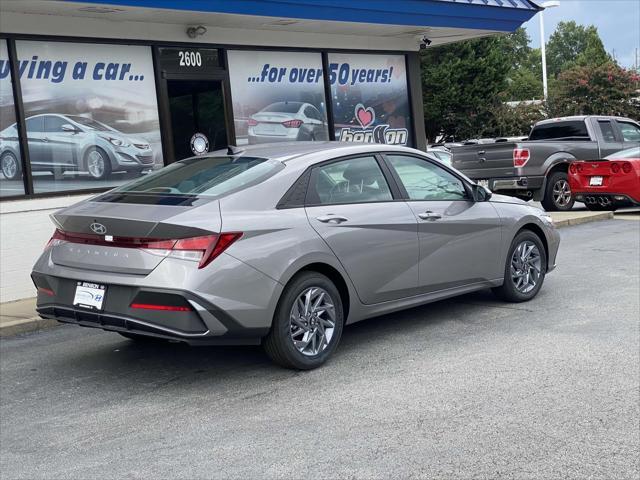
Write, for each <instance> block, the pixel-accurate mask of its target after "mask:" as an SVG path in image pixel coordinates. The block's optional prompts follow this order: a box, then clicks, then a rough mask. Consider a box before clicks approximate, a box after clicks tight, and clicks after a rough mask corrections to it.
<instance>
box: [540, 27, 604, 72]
mask: <svg viewBox="0 0 640 480" xmlns="http://www.w3.org/2000/svg"><path fill="white" fill-rule="evenodd" d="M611 61H612V58H611V56H610V55H609V54H608V53H607V52H606V50H605V48H604V45H603V43H602V40H601V39H600V35H599V34H598V29H597V28H596V27H594V26H593V25H590V26H587V27H585V26H584V25H578V24H577V23H576V22H574V21H570V22H560V23H559V24H558V26H557V28H556V30H555V32H553V34H552V35H551V37H550V38H549V42H548V43H547V71H548V73H549V75H550V76H551V77H554V78H555V77H557V76H558V75H560V73H561V72H563V71H565V70H568V69H570V68H573V67H574V66H577V65H580V66H600V65H604V64H605V63H609V62H611Z"/></svg>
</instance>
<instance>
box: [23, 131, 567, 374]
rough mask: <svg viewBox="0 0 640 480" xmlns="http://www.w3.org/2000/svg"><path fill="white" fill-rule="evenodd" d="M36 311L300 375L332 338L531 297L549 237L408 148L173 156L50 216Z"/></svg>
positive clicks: (543, 226)
mask: <svg viewBox="0 0 640 480" xmlns="http://www.w3.org/2000/svg"><path fill="white" fill-rule="evenodd" d="M52 218H53V220H54V222H55V224H56V230H55V233H54V235H53V237H52V238H51V241H50V242H49V244H48V245H47V247H46V249H45V251H44V253H43V254H42V256H41V257H40V259H39V260H38V261H37V263H36V264H35V266H34V269H33V273H32V277H33V280H34V283H35V285H36V287H37V289H38V303H37V309H38V312H39V313H40V315H41V316H43V317H46V318H55V319H58V320H59V321H61V322H67V323H75V324H79V325H83V326H89V327H96V328H101V329H104V330H109V331H114V332H118V333H120V334H121V335H124V336H125V337H127V338H130V339H133V340H137V341H143V340H146V341H148V340H174V341H175V340H178V341H183V342H186V343H189V344H192V345H211V344H259V343H262V344H263V345H264V348H265V350H266V352H267V353H268V354H269V356H270V357H271V358H272V359H273V360H274V361H276V362H277V363H279V364H280V365H283V366H286V367H291V368H297V369H310V368H314V367H317V366H319V365H321V364H322V363H324V362H325V361H326V360H327V359H328V358H329V356H330V355H331V354H332V353H333V352H334V351H335V349H336V347H337V346H338V343H339V341H340V337H341V335H342V331H343V327H344V326H345V325H347V324H350V323H354V322H358V321H360V320H364V319H366V318H370V317H374V316H378V315H382V314H385V313H389V312H393V311H397V310H401V309H405V308H409V307H414V306H417V305H422V304H426V303H429V302H433V301H436V300H440V299H443V298H447V297H452V296H456V295H461V294H465V293H468V292H472V291H475V290H480V289H485V288H491V289H493V291H494V292H495V293H496V294H497V295H498V296H500V297H501V298H503V299H505V300H506V301H509V302H522V301H526V300H530V299H531V298H533V297H534V296H536V294H537V293H538V292H539V291H540V288H541V287H542V284H543V281H544V278H545V275H546V274H547V273H548V272H549V271H551V270H552V269H553V268H554V266H555V259H556V254H557V251H558V245H559V237H558V234H557V232H556V230H555V228H554V226H553V223H552V221H551V219H550V218H549V217H548V216H547V215H546V214H545V213H544V212H542V211H541V210H538V209H536V208H534V207H531V206H528V205H527V204H526V203H524V202H522V201H520V200H517V199H514V198H511V197H503V196H500V195H492V194H491V192H489V191H488V190H486V189H485V188H483V187H481V186H478V185H476V184H474V183H473V182H471V181H470V180H469V179H467V178H466V177H464V176H463V175H461V174H460V173H459V172H457V171H456V170H454V169H452V168H450V167H448V166H446V165H443V164H442V163H440V162H438V161H436V160H433V159H432V158H430V157H428V156H426V155H425V154H424V153H422V152H420V151H417V150H413V149H410V148H405V147H399V146H389V145H374V144H370V145H362V144H344V143H335V142H296V143H291V144H272V145H262V146H249V147H246V148H244V149H243V150H239V149H237V148H233V147H230V148H229V150H228V151H227V150H225V151H220V152H215V153H213V154H211V155H209V156H204V157H197V158H190V159H186V160H183V161H180V162H177V163H174V164H172V165H170V166H167V167H165V168H164V169H162V170H159V171H158V172H156V173H153V174H150V175H147V176H145V177H143V178H141V179H137V180H134V181H132V182H130V183H128V184H126V185H124V186H122V187H119V188H117V189H115V190H111V191H109V192H107V193H104V194H101V195H98V196H96V197H93V198H91V199H89V200H86V201H83V202H81V203H78V204H76V205H74V206H72V207H69V208H66V209H64V210H61V211H60V212H58V213H56V214H55V215H53V217H52Z"/></svg>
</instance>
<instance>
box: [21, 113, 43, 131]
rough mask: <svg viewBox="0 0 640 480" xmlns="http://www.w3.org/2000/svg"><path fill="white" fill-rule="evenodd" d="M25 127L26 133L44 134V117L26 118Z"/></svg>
mask: <svg viewBox="0 0 640 480" xmlns="http://www.w3.org/2000/svg"><path fill="white" fill-rule="evenodd" d="M25 125H26V126H27V132H44V117H43V116H39V117H31V118H27V120H26V122H25Z"/></svg>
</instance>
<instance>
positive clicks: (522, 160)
mask: <svg viewBox="0 0 640 480" xmlns="http://www.w3.org/2000/svg"><path fill="white" fill-rule="evenodd" d="M530 156H531V153H530V152H529V149H528V148H514V149H513V166H514V167H516V168H517V167H524V166H525V165H526V164H527V162H528V161H529V157H530Z"/></svg>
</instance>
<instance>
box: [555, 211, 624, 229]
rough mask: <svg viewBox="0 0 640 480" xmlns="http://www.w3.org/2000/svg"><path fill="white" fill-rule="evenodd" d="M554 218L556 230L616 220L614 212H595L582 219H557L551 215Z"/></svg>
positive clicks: (581, 217)
mask: <svg viewBox="0 0 640 480" xmlns="http://www.w3.org/2000/svg"><path fill="white" fill-rule="evenodd" d="M551 216H552V217H554V218H553V224H554V225H555V226H556V228H563V227H569V226H573V225H581V224H583V223H589V222H599V221H602V220H611V219H613V218H614V215H613V212H593V213H591V214H589V215H584V216H580V217H570V218H557V219H556V218H555V216H554V215H553V214H552V215H551Z"/></svg>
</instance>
